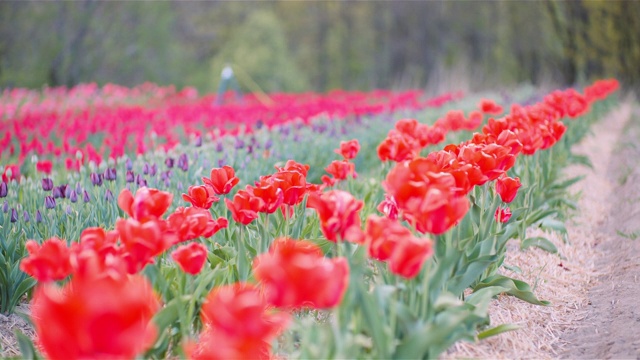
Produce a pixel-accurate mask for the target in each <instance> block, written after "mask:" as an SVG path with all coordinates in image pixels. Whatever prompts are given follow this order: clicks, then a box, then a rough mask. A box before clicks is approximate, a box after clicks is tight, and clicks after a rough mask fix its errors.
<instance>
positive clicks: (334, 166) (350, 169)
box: [324, 160, 358, 180]
mask: <svg viewBox="0 0 640 360" xmlns="http://www.w3.org/2000/svg"><path fill="white" fill-rule="evenodd" d="M324 170H325V171H326V172H328V173H329V174H330V175H331V176H333V177H334V178H335V179H336V180H347V177H348V176H349V175H351V177H352V178H354V179H355V178H357V177H358V173H356V166H355V164H354V163H352V162H349V161H347V160H335V161H333V162H331V164H329V166H327V167H326V168H325V169H324Z"/></svg>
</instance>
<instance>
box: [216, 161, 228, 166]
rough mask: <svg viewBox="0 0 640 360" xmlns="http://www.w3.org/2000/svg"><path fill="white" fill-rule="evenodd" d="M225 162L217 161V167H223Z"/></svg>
mask: <svg viewBox="0 0 640 360" xmlns="http://www.w3.org/2000/svg"><path fill="white" fill-rule="evenodd" d="M226 163H227V162H226V161H225V160H224V159H218V167H223V166H225V165H226Z"/></svg>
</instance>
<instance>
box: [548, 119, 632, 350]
mask: <svg viewBox="0 0 640 360" xmlns="http://www.w3.org/2000/svg"><path fill="white" fill-rule="evenodd" d="M630 110H631V111H630V112H631V114H630V115H631V116H630V120H629V121H627V122H626V124H624V125H625V126H624V127H623V128H619V124H618V123H615V124H602V125H604V126H600V127H599V128H598V129H597V131H601V133H597V134H598V136H597V137H595V138H594V139H597V140H598V141H591V144H589V146H591V147H592V150H598V153H599V155H598V153H597V155H595V156H592V161H594V166H595V170H596V171H595V173H594V174H593V175H594V178H595V179H593V183H592V185H593V186H592V187H591V186H589V187H588V188H585V196H587V197H591V198H593V199H594V200H595V201H598V202H601V204H602V206H601V209H602V212H601V214H599V215H598V218H599V219H597V220H598V221H596V222H594V223H592V224H591V225H590V227H591V231H592V232H593V233H594V234H595V235H596V243H595V244H594V246H595V249H596V250H597V252H598V255H599V256H598V257H597V259H596V262H595V266H596V269H598V270H599V272H600V276H598V277H597V278H596V279H594V281H593V282H592V283H591V284H590V285H591V287H590V289H589V292H588V298H589V302H588V306H587V307H585V309H584V310H585V311H586V314H585V317H584V318H583V319H582V320H580V321H579V322H577V323H576V324H575V327H576V328H575V329H574V330H573V331H568V332H567V333H565V334H564V335H563V336H562V337H561V346H562V345H564V346H563V347H564V349H563V351H562V352H560V356H561V357H564V358H581V359H586V358H589V359H592V358H598V359H640V306H639V304H638V299H639V298H640V239H638V238H639V237H640V109H639V108H638V107H635V108H634V109H630ZM607 125H609V126H607ZM619 130H622V131H619ZM611 145H613V149H612V150H613V152H612V153H611V152H610V150H609V149H608V148H610V147H611ZM607 153H609V154H611V155H606V154H607ZM590 185H591V184H590Z"/></svg>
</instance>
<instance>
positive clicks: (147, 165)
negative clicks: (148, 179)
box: [142, 163, 149, 175]
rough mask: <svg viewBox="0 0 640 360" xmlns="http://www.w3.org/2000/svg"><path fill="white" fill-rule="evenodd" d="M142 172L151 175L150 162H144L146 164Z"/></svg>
mask: <svg viewBox="0 0 640 360" xmlns="http://www.w3.org/2000/svg"><path fill="white" fill-rule="evenodd" d="M142 173H143V174H145V175H149V164H148V163H144V166H142Z"/></svg>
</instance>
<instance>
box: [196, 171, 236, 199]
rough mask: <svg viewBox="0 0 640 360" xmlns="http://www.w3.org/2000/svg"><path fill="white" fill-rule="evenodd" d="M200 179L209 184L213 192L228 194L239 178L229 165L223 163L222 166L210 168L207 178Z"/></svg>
mask: <svg viewBox="0 0 640 360" xmlns="http://www.w3.org/2000/svg"><path fill="white" fill-rule="evenodd" d="M202 181H203V182H204V183H205V185H208V186H210V187H211V188H212V189H213V192H214V193H215V194H217V195H224V194H228V193H229V192H230V191H231V189H232V188H233V187H234V186H236V185H237V184H238V182H240V179H238V178H237V177H236V172H235V170H233V168H232V167H231V166H229V165H225V166H223V167H222V168H214V169H211V173H210V174H209V178H206V177H203V178H202Z"/></svg>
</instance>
